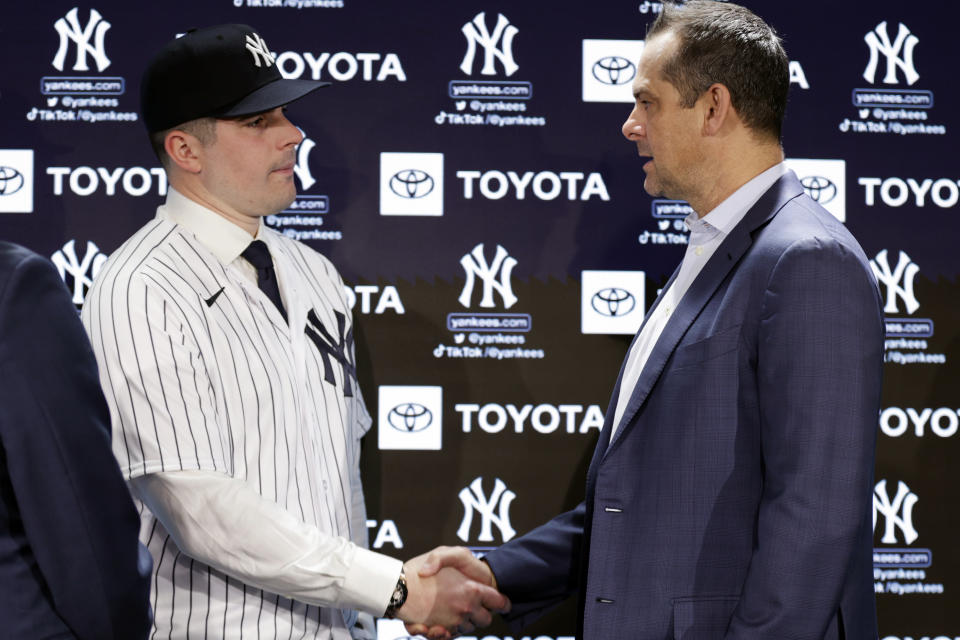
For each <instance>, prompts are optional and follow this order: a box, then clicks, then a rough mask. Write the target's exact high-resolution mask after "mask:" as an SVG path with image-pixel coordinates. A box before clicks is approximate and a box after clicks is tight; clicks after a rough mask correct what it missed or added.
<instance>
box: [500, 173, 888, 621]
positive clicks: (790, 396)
mask: <svg viewBox="0 0 960 640" xmlns="http://www.w3.org/2000/svg"><path fill="white" fill-rule="evenodd" d="M655 304H656V303H655ZM880 309H881V303H880V296H879V292H878V289H877V286H876V282H875V279H874V277H873V274H872V272H871V269H870V266H869V262H868V260H867V258H866V256H865V255H864V254H863V251H862V250H861V248H860V246H859V245H858V244H857V242H856V241H855V240H854V239H853V237H852V236H851V235H850V234H849V232H848V231H847V230H846V228H845V227H844V226H843V225H842V224H840V223H839V222H838V221H837V220H835V219H834V218H833V217H832V216H831V215H830V214H829V213H827V212H826V211H825V210H824V209H823V208H822V207H820V206H819V205H818V204H816V203H815V202H814V201H813V200H811V199H810V198H809V197H808V196H807V195H806V194H804V192H803V189H802V187H801V186H800V183H799V182H798V181H797V179H796V176H794V175H793V173H788V174H787V175H785V176H783V177H782V178H781V179H780V180H779V181H778V182H777V183H776V184H774V186H773V187H771V188H770V189H769V190H768V191H767V192H766V193H765V194H764V195H763V196H762V197H761V198H760V200H759V201H758V202H757V204H756V205H755V206H754V207H752V208H751V210H750V211H749V212H748V213H747V215H746V216H745V217H744V219H743V220H742V221H741V222H740V223H739V224H738V225H737V226H736V227H735V228H734V230H733V231H732V232H731V233H730V234H729V235H728V236H727V237H726V238H725V239H724V241H723V243H722V244H721V246H720V247H719V248H718V249H717V251H716V252H715V253H714V255H713V256H712V257H711V259H710V261H709V262H708V263H707V265H706V266H705V268H704V269H703V271H701V273H700V274H699V275H698V277H697V278H696V280H695V281H694V283H693V284H692V285H691V287H690V289H689V290H688V291H687V292H686V294H685V296H684V297H683V299H682V301H681V302H680V304H679V305H678V306H677V308H676V310H675V311H674V313H673V315H672V317H671V319H670V321H669V322H668V324H667V326H666V328H665V329H664V331H663V334H662V335H661V337H660V339H659V341H658V342H657V345H656V347H655V348H654V350H653V352H652V353H651V355H650V358H649V360H648V361H647V363H646V366H645V368H644V370H643V372H642V374H641V375H640V378H639V380H638V382H637V385H636V387H635V389H634V391H633V394H632V396H631V398H630V401H629V403H628V405H627V408H626V411H625V413H624V416H623V419H622V421H621V423H620V425H619V427H618V428H617V430H616V433H615V435H614V438H613V441H612V442H610V434H611V429H612V424H611V422H612V416H613V408H614V406H615V404H614V403H615V400H616V398H617V397H618V396H619V392H620V381H619V380H618V382H617V385H616V387H615V389H614V392H613V398H614V401H613V402H611V405H610V409H609V410H608V412H607V420H606V424H605V426H604V429H603V431H602V432H601V434H600V440H599V443H598V445H597V448H596V451H595V453H594V456H593V460H592V462H591V465H590V469H589V471H588V474H587V487H586V501H585V502H584V503H583V504H581V505H580V506H578V507H577V508H576V509H574V510H573V511H571V512H568V513H565V514H563V515H561V516H559V517H557V518H556V519H554V520H553V521H551V522H549V523H548V524H546V525H544V526H542V527H540V528H538V529H535V530H534V531H532V532H530V533H529V534H527V535H525V536H523V537H521V538H518V539H515V540H512V541H510V542H509V543H507V544H505V545H503V546H502V547H500V548H499V549H498V550H495V551H493V552H492V553H490V554H489V555H488V556H487V559H488V562H489V563H490V565H491V567H492V569H493V571H494V574H495V575H496V577H497V581H498V584H499V586H500V588H501V589H502V590H503V592H504V593H505V594H506V595H508V596H509V597H510V598H511V600H512V601H513V603H514V613H513V614H512V615H513V616H514V617H516V618H519V619H520V620H521V621H523V620H525V619H526V618H528V617H532V616H535V615H537V614H538V612H539V611H540V610H542V609H543V608H545V607H548V606H551V605H552V604H555V603H556V602H558V601H560V600H561V599H563V598H565V597H566V596H567V595H569V594H571V593H573V592H574V591H579V597H580V625H581V630H580V633H581V637H582V638H584V639H586V640H610V639H611V638H631V640H654V639H656V640H663V639H667V638H676V639H681V638H682V639H685V640H694V639H696V640H712V639H720V638H726V639H731V640H732V639H737V640H747V639H751V640H786V639H798V640H799V639H804V640H820V639H823V638H827V639H837V638H843V639H845V640H876V638H877V627H876V611H875V602H874V595H873V581H872V574H871V572H872V549H871V547H872V522H871V518H872V512H871V496H872V491H873V462H874V448H875V444H876V428H877V415H878V411H879V404H880V378H881V368H882V347H883V326H882V314H881V310H880ZM622 375H623V371H622V370H621V377H622Z"/></svg>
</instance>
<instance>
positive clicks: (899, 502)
mask: <svg viewBox="0 0 960 640" xmlns="http://www.w3.org/2000/svg"><path fill="white" fill-rule="evenodd" d="M917 500H919V498H917V494H915V493H913V492H912V491H910V487H908V486H907V485H906V483H904V482H903V480H901V481H900V482H898V483H897V495H896V496H894V498H893V501H891V500H890V494H888V493H887V481H886V480H881V481H880V482H878V483H877V485H876V487H874V491H873V530H874V531H876V530H877V513H880V514H882V515H883V518H884V527H883V538H882V540H881V541H882V542H883V544H896V543H897V535H896V530H897V529H900V532H901V533H902V534H903V541H904V542H906V543H907V544H913V541H914V540H916V539H917V537H918V534H917V530H916V529H914V527H913V506H914V505H915V504H917Z"/></svg>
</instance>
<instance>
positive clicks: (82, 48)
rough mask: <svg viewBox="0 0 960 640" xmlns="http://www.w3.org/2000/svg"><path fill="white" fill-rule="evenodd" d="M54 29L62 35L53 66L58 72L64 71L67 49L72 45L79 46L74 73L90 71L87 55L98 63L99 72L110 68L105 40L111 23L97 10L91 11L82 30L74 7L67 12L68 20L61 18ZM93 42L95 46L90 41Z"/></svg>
mask: <svg viewBox="0 0 960 640" xmlns="http://www.w3.org/2000/svg"><path fill="white" fill-rule="evenodd" d="M53 26H54V28H55V29H56V30H57V33H58V34H60V48H59V49H57V54H56V55H55V56H54V57H53V66H54V68H56V70H57V71H63V63H64V61H65V60H66V57H67V49H68V48H69V47H70V43H71V42H73V43H74V44H76V45H77V61H76V62H75V63H74V64H73V70H74V71H89V70H90V68H89V67H88V66H87V54H90V56H92V57H93V61H94V62H96V63H97V71H103V70H104V69H106V68H107V67H109V66H110V58H108V57H107V53H106V48H105V47H104V38H105V37H106V35H107V29H109V28H110V23H109V22H107V21H106V20H104V19H103V16H101V15H100V13H99V12H98V11H97V10H96V9H90V19H89V20H88V21H87V26H86V27H84V28H82V29H81V28H80V21H79V20H78V19H77V8H76V7H74V8H73V9H70V11H68V12H67V15H66V18H60V19H59V20H57V21H56V22H55V23H54V25H53ZM91 40H93V44H91V43H90V41H91Z"/></svg>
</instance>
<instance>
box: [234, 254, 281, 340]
mask: <svg viewBox="0 0 960 640" xmlns="http://www.w3.org/2000/svg"><path fill="white" fill-rule="evenodd" d="M240 255H242V256H243V257H244V258H245V259H246V260H247V262H249V263H250V264H252V265H253V266H254V267H256V269H257V286H258V287H260V291H263V292H264V293H265V294H267V297H268V298H270V301H271V302H272V303H273V304H274V306H276V307H277V309H278V310H279V311H280V315H282V316H283V319H284V321H286V320H287V311H286V310H285V309H284V308H283V300H281V299H280V286H279V285H278V284H277V272H276V271H274V270H273V258H271V257H270V249H268V248H267V245H266V244H265V243H264V242H263V240H254V241H253V242H251V243H250V246H248V247H247V248H246V249H244V250H243V253H241V254H240Z"/></svg>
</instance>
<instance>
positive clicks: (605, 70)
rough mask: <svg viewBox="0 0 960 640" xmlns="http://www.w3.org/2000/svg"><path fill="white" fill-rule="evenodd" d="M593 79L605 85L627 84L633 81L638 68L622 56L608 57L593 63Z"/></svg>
mask: <svg viewBox="0 0 960 640" xmlns="http://www.w3.org/2000/svg"><path fill="white" fill-rule="evenodd" d="M592 71H593V77H594V78H596V79H597V80H599V81H600V82H602V83H603V84H627V83H628V82H630V81H631V80H633V74H634V71H636V67H634V66H633V63H632V62H630V61H629V60H627V59H626V58H622V57H620V56H607V57H605V58H600V59H599V60H597V61H596V62H594V63H593V69H592Z"/></svg>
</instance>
